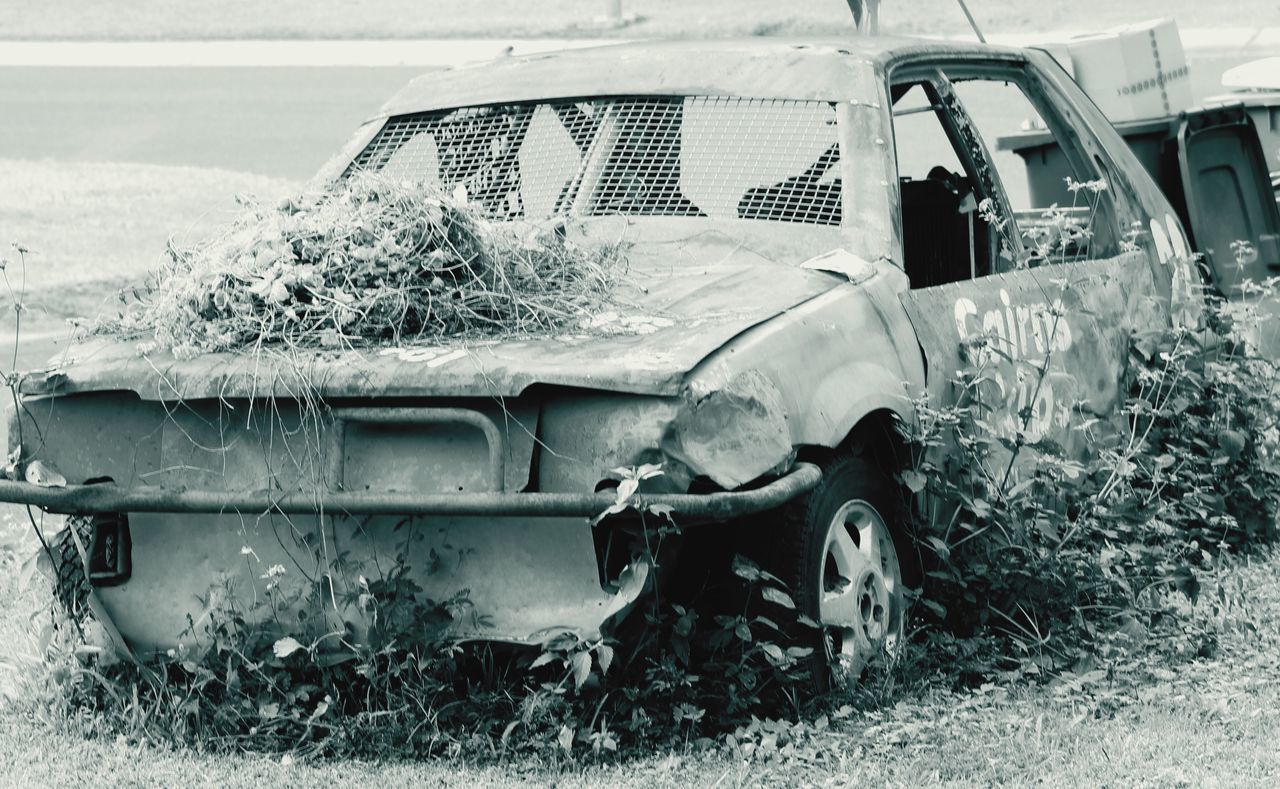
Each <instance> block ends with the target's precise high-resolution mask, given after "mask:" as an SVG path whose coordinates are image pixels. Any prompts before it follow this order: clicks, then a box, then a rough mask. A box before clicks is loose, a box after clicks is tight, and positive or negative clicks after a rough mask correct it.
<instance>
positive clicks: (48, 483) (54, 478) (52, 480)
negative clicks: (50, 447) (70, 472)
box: [24, 460, 67, 488]
mask: <svg viewBox="0 0 1280 789" xmlns="http://www.w3.org/2000/svg"><path fill="white" fill-rule="evenodd" d="M24 476H25V477H26V480H27V482H30V483H31V484H32V485H38V486H39V487H42V488H65V487H66V486H67V478H66V477H64V476H62V474H61V473H59V472H58V470H57V469H56V468H54V467H53V466H52V465H50V464H48V463H44V462H42V461H39V460H33V461H31V462H30V463H28V464H27V471H26V474H25V475H24Z"/></svg>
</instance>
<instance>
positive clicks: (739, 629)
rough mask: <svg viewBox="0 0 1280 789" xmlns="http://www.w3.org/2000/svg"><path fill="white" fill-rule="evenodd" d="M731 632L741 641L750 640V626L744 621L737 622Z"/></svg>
mask: <svg viewBox="0 0 1280 789" xmlns="http://www.w3.org/2000/svg"><path fill="white" fill-rule="evenodd" d="M733 634H734V635H735V636H737V637H738V638H739V639H740V640H742V641H746V642H747V643H750V642H751V628H750V627H748V626H747V623H746V622H739V623H738V624H737V626H736V627H734V628H733Z"/></svg>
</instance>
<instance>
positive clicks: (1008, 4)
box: [0, 0, 1280, 39]
mask: <svg viewBox="0 0 1280 789" xmlns="http://www.w3.org/2000/svg"><path fill="white" fill-rule="evenodd" d="M969 6H970V9H971V10H972V11H973V13H974V16H975V17H976V18H977V20H978V23H979V24H980V25H981V26H982V28H983V29H984V30H985V31H987V32H1006V33H1007V32H1021V31H1042V30H1052V29H1059V28H1061V29H1079V28H1081V27H1087V28H1091V29H1096V28H1099V27H1104V26H1107V25H1114V24H1119V23H1122V22H1132V21H1136V20H1141V19H1149V18H1152V17H1161V16H1172V17H1174V18H1176V19H1177V20H1178V22H1179V23H1180V24H1181V25H1183V26H1184V27H1190V26H1201V27H1203V26H1209V27H1232V26H1238V27H1251V26H1258V25H1268V24H1280V8H1277V6H1276V4H1275V3H1274V2H1272V1H1271V0H1236V1H1235V2H1232V3H1227V4H1223V3H1204V2H1196V1H1195V0H1130V2H1126V3H1117V2H1110V1H1109V0H1075V2H1065V1H1064V0H1051V1H1050V2H1044V0H969ZM604 7H605V3H604V2H603V0H538V1H537V2H532V3H531V2H524V1H522V0H477V1H476V2H471V3H468V4H467V5H466V8H467V13H459V11H458V9H459V4H458V3H457V2H455V0H381V2H341V1H340V0H277V1H276V2H273V3H260V2H255V0H216V1H215V2H210V3H191V2H176V3H175V2H171V1H167V0H132V1H131V2H129V3H99V2H92V0H46V2H43V3H29V2H23V0H3V2H0V39H164V38H412V37H435V36H439V37H492V36H506V37H509V36H579V35H590V36H596V35H602V34H613V35H624V36H679V37H686V36H693V37H697V36H703V35H719V36H724V35H787V34H809V33H845V32H847V31H848V30H849V26H850V22H849V20H850V18H851V17H850V15H849V10H848V6H847V5H846V3H845V2H844V0H808V2H805V3H778V2H773V0H698V2H688V0H623V3H622V7H623V10H624V12H625V13H627V14H634V15H635V16H636V21H635V22H634V23H633V24H630V25H628V26H626V27H623V28H620V29H617V30H614V31H610V30H602V29H601V28H600V26H599V25H597V24H595V21H594V18H595V17H596V16H597V15H599V14H601V13H603V10H604ZM882 19H883V25H884V28H885V29H886V30H889V31H893V32H898V33H960V32H966V31H967V30H968V26H967V24H966V23H965V20H964V17H963V15H962V14H961V12H960V9H959V6H958V5H957V4H956V3H955V1H954V0H884V8H883V14H882Z"/></svg>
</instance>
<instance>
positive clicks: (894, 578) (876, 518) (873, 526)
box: [817, 499, 905, 677]
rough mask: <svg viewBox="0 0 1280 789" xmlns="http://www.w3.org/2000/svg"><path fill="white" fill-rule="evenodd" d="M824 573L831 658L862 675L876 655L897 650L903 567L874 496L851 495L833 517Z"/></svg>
mask: <svg viewBox="0 0 1280 789" xmlns="http://www.w3.org/2000/svg"><path fill="white" fill-rule="evenodd" d="M819 579H820V580H819V598H818V617H817V618H818V623H819V624H820V625H821V626H822V630H823V644H824V647H825V649H826V652H827V660H828V663H829V664H831V665H833V666H835V665H840V666H842V667H843V668H845V669H846V670H847V671H848V672H849V673H850V675H851V676H853V677H857V676H859V675H860V674H861V673H862V671H863V669H865V668H866V666H867V664H868V663H869V662H870V661H871V660H872V659H873V658H875V656H876V655H878V654H880V653H881V652H887V653H889V654H894V653H895V652H896V651H897V649H898V648H899V646H900V644H901V642H902V633H903V627H904V616H903V611H904V608H905V606H904V605H903V584H902V570H901V566H900V565H899V563H898V552H897V549H896V548H895V546H894V543H893V536H892V535H891V534H890V533H889V527H888V526H887V525H886V524H885V522H884V519H883V518H882V517H880V513H879V512H878V511H877V510H876V508H875V507H873V506H872V505H871V504H870V503H869V502H867V501H864V500H862V499H852V500H850V501H847V502H845V503H844V505H843V506H841V507H840V509H839V510H837V511H836V513H835V515H834V516H833V517H832V518H831V522H830V524H829V525H828V528H827V534H826V541H825V543H824V549H823V554H822V568H821V574H820V576H819Z"/></svg>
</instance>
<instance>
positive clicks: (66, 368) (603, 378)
mask: <svg viewBox="0 0 1280 789" xmlns="http://www.w3.org/2000/svg"><path fill="white" fill-rule="evenodd" d="M592 224H593V226H594V227H593V231H594V232H596V233H601V234H607V235H609V237H611V238H612V239H613V240H615V241H616V240H618V239H626V238H628V234H630V237H633V238H640V237H643V241H642V242H638V243H637V244H636V245H635V246H633V247H631V248H630V249H629V251H628V253H627V266H628V268H627V270H626V272H625V274H624V275H623V281H622V282H621V283H620V284H619V285H618V289H617V291H616V293H615V296H614V301H613V304H611V305H610V306H608V307H606V308H605V309H604V310H603V311H602V312H601V313H600V314H598V315H596V316H595V317H594V318H593V319H592V321H591V323H590V324H589V325H586V326H584V327H583V328H581V329H579V330H576V331H575V332H574V333H564V334H562V335H560V336H555V337H537V338H528V339H510V340H503V341H448V342H442V343H440V344H438V345H430V346H414V347H397V348H382V349H378V350H369V351H359V352H346V353H341V352H311V353H298V354H296V355H294V356H290V357H284V356H279V357H277V356H276V355H273V354H262V355H254V354H228V353H221V354H207V355H203V356H198V357H195V358H193V359H188V360H178V359H175V358H174V357H173V356H172V355H171V354H168V353H153V354H148V355H146V356H143V355H142V354H141V353H140V352H139V350H138V348H137V345H136V344H135V343H131V342H129V343H121V342H113V341H103V340H90V341H88V342H86V343H84V344H82V345H79V346H76V347H73V348H71V349H69V350H68V351H67V352H66V353H65V354H59V355H58V356H57V357H56V358H55V360H54V363H55V364H58V365H60V366H59V367H58V368H57V369H56V370H54V371H53V372H50V373H46V374H41V375H36V376H29V377H28V378H26V379H25V380H24V381H23V383H22V392H23V393H24V394H58V393H70V392H85V391H101V390H121V391H132V392H136V393H137V394H138V395H140V396H141V397H143V398H144V399H148V400H177V399H187V400H190V399H202V398H219V397H221V398H228V397H255V398H265V397H280V398H292V397H296V396H297V395H298V393H299V392H303V391H307V390H308V389H310V390H311V391H312V392H314V393H315V394H318V395H320V396H325V397H329V396H334V397H385V396H408V397H413V396H452V395H482V396H513V395H518V394H519V393H520V392H521V391H523V390H524V389H525V388H527V387H528V386H530V385H532V384H535V383H544V384H556V385H566V386H578V387H584V388H591V389H607V390H610V391H617V392H629V393H637V394H665V395H673V394H677V393H678V392H679V391H680V388H681V385H682V383H683V380H684V375H685V373H686V372H688V371H689V370H691V369H692V368H693V367H694V366H695V365H696V364H697V363H698V362H700V361H701V360H702V359H703V358H705V357H706V356H708V355H709V354H711V353H713V352H714V351H716V350H717V349H719V348H720V347H721V346H722V345H724V344H725V343H726V342H728V341H729V340H731V339H732V338H734V337H735V336H737V335H738V334H740V333H741V332H743V331H744V330H746V329H748V328H750V327H752V326H754V325H756V324H758V323H761V322H763V321H766V320H768V319H770V318H772V317H774V316H775V315H778V314H779V313H781V312H784V311H786V310H788V309H790V308H792V307H794V306H796V305H798V304H801V303H803V302H805V301H807V300H808V299H810V298H812V297H814V296H817V295H818V294H820V293H823V292H825V291H827V290H829V289H831V288H832V287H835V286H836V285H837V284H839V281H840V280H839V279H837V278H836V277H835V276H833V275H830V274H827V273H823V272H819V271H811V270H807V269H802V268H800V267H799V266H798V265H792V263H793V262H794V263H798V262H799V261H801V260H803V259H805V258H806V257H810V256H812V255H813V254H817V253H818V252H820V251H824V250H826V249H830V248H832V247H834V246H837V245H838V244H839V239H840V238H841V234H840V231H839V230H838V229H836V228H823V227H811V226H792V227H782V226H780V225H779V224H775V223H766V222H760V223H736V224H747V225H753V224H754V225H758V227H756V228H754V229H750V230H744V229H743V228H740V227H735V228H734V230H733V232H732V233H730V232H726V231H724V230H721V229H720V228H719V227H717V225H716V224H715V223H712V222H705V221H698V220H689V219H674V220H671V219H668V220H649V219H644V220H631V221H626V220H619V219H616V218H613V219H602V220H596V221H595V222H593V223H592Z"/></svg>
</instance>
